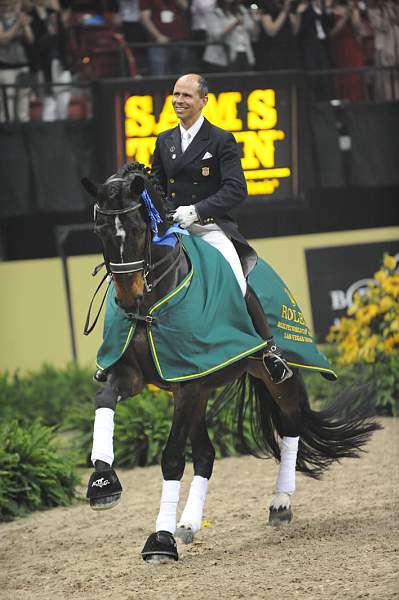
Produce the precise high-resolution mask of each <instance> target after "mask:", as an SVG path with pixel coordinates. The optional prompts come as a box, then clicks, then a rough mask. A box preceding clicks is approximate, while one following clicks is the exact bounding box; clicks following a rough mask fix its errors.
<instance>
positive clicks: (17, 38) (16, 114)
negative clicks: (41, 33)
mask: <svg viewBox="0 0 399 600" xmlns="http://www.w3.org/2000/svg"><path fill="white" fill-rule="evenodd" d="M32 42H33V33H32V29H31V26H30V19H29V16H28V15H27V14H26V13H25V12H23V11H22V10H21V3H20V2H19V1H17V0H0V84H3V85H7V86H11V87H7V88H4V89H2V90H0V121H6V120H19V121H28V120H29V96H30V89H29V87H18V88H15V87H13V86H15V85H21V84H24V83H25V84H28V83H29V63H28V56H27V53H26V47H27V46H28V45H29V44H32Z"/></svg>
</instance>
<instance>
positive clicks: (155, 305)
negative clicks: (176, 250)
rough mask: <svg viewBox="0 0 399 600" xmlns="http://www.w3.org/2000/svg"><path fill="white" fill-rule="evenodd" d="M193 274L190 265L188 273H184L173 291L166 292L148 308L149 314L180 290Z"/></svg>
mask: <svg viewBox="0 0 399 600" xmlns="http://www.w3.org/2000/svg"><path fill="white" fill-rule="evenodd" d="M193 274H194V267H192V269H191V271H190V273H188V275H186V277H185V278H184V279H183V281H182V282H181V284H180V285H178V286H177V288H176V289H175V290H173V292H170V293H169V294H167V295H166V296H165V297H164V298H162V300H160V301H159V302H157V303H156V304H154V306H152V307H151V308H150V310H149V311H148V312H149V314H151V313H153V312H154V310H155V309H156V308H159V307H160V306H161V304H163V303H164V302H166V301H167V300H170V299H171V298H173V296H174V295H175V294H177V293H178V292H180V290H181V289H182V288H183V287H184V286H185V285H186V284H187V283H188V282H189V281H190V279H191V278H192V276H193Z"/></svg>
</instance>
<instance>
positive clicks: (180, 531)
mask: <svg viewBox="0 0 399 600" xmlns="http://www.w3.org/2000/svg"><path fill="white" fill-rule="evenodd" d="M208 396H209V394H208V392H207V391H205V390H203V389H202V390H201V396H200V400H199V402H198V404H197V407H196V412H195V416H194V419H193V424H192V427H191V431H190V440H191V448H192V455H193V466H194V477H193V480H192V482H191V485H190V491H189V494H188V498H187V502H186V504H185V507H184V510H183V512H182V515H181V517H180V521H179V523H178V525H177V530H176V535H177V536H178V537H179V538H180V539H181V540H182V542H183V543H185V544H190V543H191V542H192V541H193V540H194V534H195V533H197V532H198V531H199V530H200V529H201V523H202V514H203V511H204V504H205V498H206V493H207V489H208V481H209V479H210V478H211V475H212V470H213V463H214V461H215V450H214V448H213V445H212V442H211V440H210V439H209V435H208V429H207V426H206V419H205V414H206V405H207V401H208Z"/></svg>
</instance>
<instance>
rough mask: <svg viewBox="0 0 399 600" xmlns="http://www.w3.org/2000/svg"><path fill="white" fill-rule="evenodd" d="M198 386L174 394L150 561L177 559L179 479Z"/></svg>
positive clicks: (185, 386) (183, 386)
mask: <svg viewBox="0 0 399 600" xmlns="http://www.w3.org/2000/svg"><path fill="white" fill-rule="evenodd" d="M198 398H199V384H198V383H196V382H189V383H187V384H181V385H180V386H179V388H178V390H177V391H176V392H175V393H174V413H173V421H172V426H171V430H170V433H169V437H168V441H167V443H166V446H165V449H164V451H163V453H162V461H161V467H162V475H163V482H162V495H161V502H160V506H159V513H158V517H157V520H156V525H155V527H156V529H155V532H154V533H152V534H151V535H150V536H149V538H148V539H147V541H146V543H145V545H144V548H143V550H142V553H141V554H142V557H143V559H144V560H145V561H147V562H155V563H158V562H162V561H165V560H178V554H177V547H176V541H175V539H174V537H173V536H174V534H175V532H176V511H177V504H178V502H179V495H180V480H181V478H182V477H183V473H184V468H185V450H186V443H187V438H188V435H189V433H190V430H191V426H192V419H193V415H194V414H195V406H196V403H197V402H198Z"/></svg>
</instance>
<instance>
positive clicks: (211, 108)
mask: <svg viewBox="0 0 399 600" xmlns="http://www.w3.org/2000/svg"><path fill="white" fill-rule="evenodd" d="M242 103H243V99H242V95H241V93H240V92H221V93H220V94H218V95H217V96H216V95H215V94H209V96H208V104H207V105H206V107H205V110H204V116H205V117H206V118H207V119H208V120H209V121H211V122H212V123H214V124H215V125H217V126H218V127H222V128H223V129H226V130H228V131H231V132H232V133H233V135H234V136H235V138H236V140H237V142H238V143H239V144H240V146H241V147H242V159H241V163H242V168H243V170H244V173H245V178H246V180H247V185H248V193H249V194H250V195H270V194H273V192H274V191H275V190H276V188H278V186H279V185H280V180H281V179H283V178H289V177H291V169H290V168H289V167H288V166H280V165H276V158H275V148H276V144H278V143H279V142H281V141H282V140H284V139H285V132H284V131H282V129H278V128H277V123H278V114H277V108H276V93H275V91H274V90H272V89H265V90H252V92H250V94H249V95H248V97H247V98H246V106H245V107H243V106H242ZM243 109H244V110H243ZM240 115H241V116H244V117H245V121H244V123H243V119H242V118H240ZM125 116H126V120H125V138H126V157H127V160H136V161H138V162H140V163H143V164H145V165H147V166H148V165H150V160H151V156H152V154H153V151H154V147H155V140H156V136H157V135H158V134H159V133H161V132H162V131H165V130H166V129H170V128H171V127H175V126H176V125H177V123H178V120H177V117H176V115H175V112H174V110H173V106H172V96H168V97H167V98H166V99H165V102H164V104H163V107H162V110H161V112H160V114H159V119H158V120H157V119H156V118H155V115H154V105H153V98H152V96H130V97H129V98H128V99H127V100H126V103H125Z"/></svg>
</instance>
